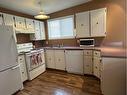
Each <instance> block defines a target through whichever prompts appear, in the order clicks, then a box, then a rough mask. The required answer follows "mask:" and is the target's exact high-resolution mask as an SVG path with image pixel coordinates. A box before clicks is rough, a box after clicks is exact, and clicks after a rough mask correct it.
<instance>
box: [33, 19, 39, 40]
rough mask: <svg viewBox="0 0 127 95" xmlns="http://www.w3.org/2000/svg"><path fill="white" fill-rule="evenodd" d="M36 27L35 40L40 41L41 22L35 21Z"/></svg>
mask: <svg viewBox="0 0 127 95" xmlns="http://www.w3.org/2000/svg"><path fill="white" fill-rule="evenodd" d="M34 27H35V37H34V40H40V23H39V21H37V20H35V21H34Z"/></svg>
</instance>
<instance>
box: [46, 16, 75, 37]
mask: <svg viewBox="0 0 127 95" xmlns="http://www.w3.org/2000/svg"><path fill="white" fill-rule="evenodd" d="M48 35H49V39H60V38H74V17H73V16H67V17H62V18H57V19H52V20H48Z"/></svg>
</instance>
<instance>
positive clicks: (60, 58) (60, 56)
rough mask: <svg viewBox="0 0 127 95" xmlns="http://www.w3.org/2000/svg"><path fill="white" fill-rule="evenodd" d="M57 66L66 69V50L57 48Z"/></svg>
mask: <svg viewBox="0 0 127 95" xmlns="http://www.w3.org/2000/svg"><path fill="white" fill-rule="evenodd" d="M55 66H56V69H58V70H65V53H64V50H55Z"/></svg>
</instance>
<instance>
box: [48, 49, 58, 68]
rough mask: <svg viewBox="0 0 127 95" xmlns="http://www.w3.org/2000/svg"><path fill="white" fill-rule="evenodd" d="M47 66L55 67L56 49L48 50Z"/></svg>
mask: <svg viewBox="0 0 127 95" xmlns="http://www.w3.org/2000/svg"><path fill="white" fill-rule="evenodd" d="M46 67H47V68H51V69H55V68H56V65H55V57H54V50H46Z"/></svg>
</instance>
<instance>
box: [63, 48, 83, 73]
mask: <svg viewBox="0 0 127 95" xmlns="http://www.w3.org/2000/svg"><path fill="white" fill-rule="evenodd" d="M65 56H66V58H65V59H66V70H67V72H69V73H75V74H81V75H83V50H66V51H65Z"/></svg>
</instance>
